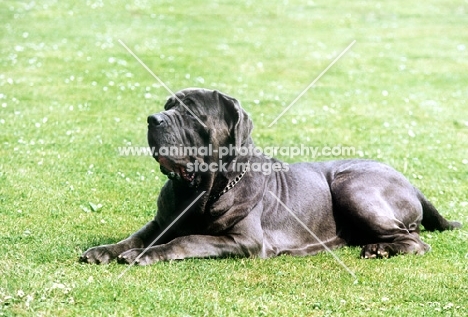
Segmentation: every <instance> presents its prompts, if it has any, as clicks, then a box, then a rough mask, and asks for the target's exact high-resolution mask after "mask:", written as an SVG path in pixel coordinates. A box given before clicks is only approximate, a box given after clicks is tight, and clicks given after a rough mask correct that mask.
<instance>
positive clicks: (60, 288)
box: [0, 0, 468, 316]
mask: <svg viewBox="0 0 468 317" xmlns="http://www.w3.org/2000/svg"><path fill="white" fill-rule="evenodd" d="M467 10H468V5H467V4H466V3H461V2H458V1H451V0H450V1H433V0H430V1H426V2H424V3H422V2H421V3H410V2H408V1H392V2H374V1H350V2H338V1H321V0H319V1H313V2H312V1H310V2H307V3H304V2H303V1H295V0H292V1H289V2H287V3H282V4H273V5H272V4H271V2H268V1H258V2H257V1H256V2H255V4H254V3H253V2H246V3H236V2H235V1H219V2H209V3H206V2H202V1H190V2H188V1H183V2H174V1H169V0H168V1H158V3H154V4H153V3H152V2H150V1H134V2H127V1H118V0H116V1H99V0H95V1H94V0H91V1H86V2H85V1H81V2H80V1H78V2H77V1H60V2H58V1H52V0H46V1H40V2H18V1H11V0H7V1H3V2H2V4H0V17H1V20H2V31H1V32H0V34H1V35H0V43H1V45H0V65H1V70H2V71H1V73H0V143H1V148H0V223H1V224H2V225H1V226H0V253H1V254H2V256H1V257H0V276H1V281H0V315H5V316H13V315H14V316H75V315H89V316H108V315H111V316H137V315H141V316H156V315H157V316H279V315H282V316H364V315H365V316H395V315H396V316H439V315H444V316H466V315H467V314H468V301H467V297H468V287H467V285H468V278H467V276H468V274H467V273H468V262H467V257H468V253H467V252H468V251H467V249H468V248H467V246H468V245H467V242H466V241H467V236H468V231H467V230H466V226H465V228H463V229H462V230H458V231H452V232H443V233H437V232H436V233H433V232H424V233H423V234H422V237H423V239H424V240H425V241H426V242H428V243H429V244H431V245H432V248H433V249H432V252H430V253H428V254H426V255H425V256H423V257H416V256H404V257H397V258H392V259H389V260H383V261H363V260H360V259H358V254H359V250H358V249H356V248H343V249H340V250H338V251H337V252H336V254H337V255H338V256H339V258H340V259H341V260H342V261H343V262H344V263H346V265H347V266H349V267H350V268H351V269H352V270H353V271H354V272H355V273H356V275H357V276H358V283H357V284H355V283H354V281H353V278H352V277H351V276H350V275H349V274H348V273H347V272H346V271H345V270H344V269H343V268H342V267H341V266H340V265H339V264H338V263H337V262H336V261H335V260H334V259H333V258H332V257H331V256H330V255H329V254H326V253H323V254H319V255H317V256H314V257H289V256H283V257H279V258H275V259H270V260H259V259H223V260H187V261H180V262H170V263H160V264H157V265H153V266H150V267H143V268H139V267H133V268H132V269H131V270H129V271H128V272H127V273H126V274H125V275H124V276H123V277H122V278H121V279H118V278H117V277H118V276H119V274H120V273H121V272H122V271H123V270H124V269H125V267H123V266H121V265H117V264H112V265H109V266H91V265H80V264H78V263H77V258H78V256H79V255H80V254H81V252H82V251H84V250H86V249H87V248H88V247H90V246H94V245H97V244H102V243H109V242H115V241H117V240H120V239H122V238H124V237H126V236H127V235H128V234H130V233H131V232H133V231H134V230H136V229H138V228H139V227H140V226H141V225H143V224H144V223H145V222H147V221H148V220H149V219H151V217H152V216H153V214H154V212H155V198H156V196H157V194H158V192H159V190H160V189H161V186H162V184H163V183H164V181H165V178H164V176H163V175H162V174H160V173H159V168H158V166H157V164H156V163H155V162H154V161H153V160H152V159H151V158H149V157H121V156H118V152H117V148H118V147H119V146H125V145H130V144H131V145H139V146H140V145H141V146H144V145H145V144H146V124H145V118H146V116H147V115H148V114H150V113H154V112H158V111H160V110H161V109H162V105H163V103H164V100H165V97H166V96H167V95H168V93H167V92H166V91H165V90H164V89H163V88H162V87H161V86H160V85H159V84H158V83H156V82H155V80H154V79H153V78H152V77H151V76H150V75H149V74H148V73H147V72H146V71H145V70H144V69H143V68H142V67H141V66H140V65H139V64H138V63H137V62H136V61H135V60H134V59H133V58H132V57H131V56H130V55H129V54H128V53H127V52H126V51H125V49H124V48H123V47H122V46H120V44H119V43H118V42H117V41H118V40H119V39H121V40H122V41H123V42H125V43H126V44H127V45H128V46H129V47H131V48H132V49H133V50H134V51H135V52H136V53H137V54H138V56H139V57H140V58H141V59H142V60H143V61H145V62H146V63H147V65H148V66H149V67H150V68H151V69H152V70H153V71H154V72H155V73H156V74H157V75H158V76H160V77H161V79H163V80H164V82H165V83H166V84H167V85H168V86H169V87H171V88H172V89H173V90H178V89H181V88H185V87H190V86H202V87H206V88H211V89H219V90H221V91H223V92H225V93H228V94H230V95H232V96H235V97H236V98H238V99H239V100H241V101H242V104H243V106H244V108H245V109H246V110H247V111H248V112H249V113H250V114H251V116H252V117H253V119H254V123H255V130H254V132H253V137H254V140H255V141H256V143H257V145H259V146H262V147H265V146H288V145H300V144H305V145H308V146H336V145H345V146H353V147H355V148H356V149H357V153H356V156H358V157H364V158H372V159H376V160H380V161H383V162H386V163H389V164H391V165H393V166H394V167H395V168H397V169H398V170H400V171H402V172H403V173H404V174H405V175H406V176H407V177H408V178H409V179H410V180H411V181H412V182H413V183H414V184H415V185H417V186H418V187H419V188H421V190H422V191H423V192H424V193H425V194H426V195H427V196H428V197H429V198H430V199H431V200H432V201H433V202H434V204H435V205H437V207H438V208H439V210H440V211H441V213H443V214H444V215H445V216H446V217H447V218H449V219H454V220H455V219H456V220H460V221H462V222H463V223H465V224H466V223H468V213H467V208H468V195H467V193H468V184H467V179H468V178H467V176H468V151H467V148H468V106H467V99H468V91H467V89H466V86H467V83H468V75H467V72H466V69H467V66H468V62H467V61H468V33H466V32H465V31H466V12H467ZM353 40H356V41H357V43H356V44H355V46H353V48H352V49H351V50H350V52H348V53H347V54H346V55H345V56H344V57H343V58H342V59H341V60H340V61H339V62H338V63H337V64H336V65H334V66H333V67H332V68H331V69H330V71H329V72H327V73H326V74H325V76H323V78H321V79H320V81H319V82H318V83H317V84H316V86H315V87H314V88H312V89H310V91H308V92H307V93H306V94H305V95H304V96H303V97H302V98H301V99H300V100H299V101H298V102H297V103H296V104H295V105H294V106H293V107H292V108H291V109H290V110H289V111H288V112H287V113H286V114H285V115H284V116H283V117H282V118H281V119H280V120H279V121H278V122H277V124H275V125H274V126H273V127H272V128H268V125H269V124H270V123H271V122H272V121H273V120H274V119H275V117H276V116H277V115H278V114H279V113H281V111H282V110H283V109H284V108H285V107H286V106H287V105H288V104H289V103H290V102H291V101H292V100H294V98H295V97H296V96H297V95H298V94H299V93H300V92H301V91H302V90H303V89H304V88H305V87H307V85H308V84H309V83H310V82H311V81H312V80H313V79H314V78H315V77H316V76H317V75H318V74H319V73H320V72H321V71H322V70H323V69H324V68H325V67H326V66H327V65H328V64H329V63H330V62H331V61H332V60H333V58H334V57H335V56H337V55H338V54H339V53H340V52H341V51H342V50H343V49H344V48H345V47H346V46H347V45H348V44H349V43H351V41H353ZM339 158H342V157H339ZM282 159H284V160H286V161H288V162H293V161H302V160H311V158H310V157H296V158H294V159H290V158H287V157H283V158H282ZM316 159H318V160H325V159H331V158H330V157H319V158H316ZM90 203H92V204H93V205H95V206H97V205H98V204H101V205H102V207H100V208H95V209H97V210H95V211H93V210H92V208H91V204H90Z"/></svg>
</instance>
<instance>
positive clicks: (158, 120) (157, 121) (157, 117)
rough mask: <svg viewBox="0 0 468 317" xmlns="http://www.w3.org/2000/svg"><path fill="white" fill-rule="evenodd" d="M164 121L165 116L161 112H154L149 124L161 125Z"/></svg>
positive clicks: (149, 118)
mask: <svg viewBox="0 0 468 317" xmlns="http://www.w3.org/2000/svg"><path fill="white" fill-rule="evenodd" d="M163 123H164V118H163V117H162V116H161V115H160V114H159V113H156V114H152V115H150V116H149V117H148V124H149V125H155V126H156V125H161V124H163Z"/></svg>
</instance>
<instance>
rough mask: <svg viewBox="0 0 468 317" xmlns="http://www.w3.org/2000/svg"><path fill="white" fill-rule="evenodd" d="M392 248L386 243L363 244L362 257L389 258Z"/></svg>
mask: <svg viewBox="0 0 468 317" xmlns="http://www.w3.org/2000/svg"><path fill="white" fill-rule="evenodd" d="M392 253H393V251H392V248H391V247H390V246H389V245H388V244H387V243H376V244H368V245H365V246H364V247H363V248H362V250H361V258H362V259H382V258H385V259H387V258H389V257H390V256H392V255H393V254H392Z"/></svg>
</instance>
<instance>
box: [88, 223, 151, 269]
mask: <svg viewBox="0 0 468 317" xmlns="http://www.w3.org/2000/svg"><path fill="white" fill-rule="evenodd" d="M159 231H160V228H159V225H158V224H157V223H156V221H154V220H152V221H150V222H148V223H147V224H146V225H145V226H143V227H142V228H141V229H140V230H138V231H137V232H135V233H134V234H132V235H131V236H130V237H128V238H127V239H125V240H122V241H120V242H117V243H115V244H105V245H100V246H97V247H93V248H90V249H88V250H87V251H86V252H84V253H83V254H82V255H81V257H80V259H79V261H80V262H83V263H93V264H108V263H109V262H110V261H112V260H114V259H115V258H116V257H117V256H118V255H119V254H121V253H122V252H125V251H128V250H131V249H134V248H143V247H145V246H148V245H149V244H150V243H151V242H152V239H154V237H155V235H157V234H158V233H159Z"/></svg>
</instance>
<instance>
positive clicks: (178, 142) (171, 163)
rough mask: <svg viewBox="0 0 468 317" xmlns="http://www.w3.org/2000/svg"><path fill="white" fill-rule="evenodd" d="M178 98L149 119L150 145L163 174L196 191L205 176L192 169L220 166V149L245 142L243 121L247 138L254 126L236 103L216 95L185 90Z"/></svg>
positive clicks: (226, 97) (173, 98)
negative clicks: (242, 131)
mask: <svg viewBox="0 0 468 317" xmlns="http://www.w3.org/2000/svg"><path fill="white" fill-rule="evenodd" d="M176 96H177V98H175V97H171V98H169V100H168V101H167V103H166V105H165V106H164V109H165V111H163V112H160V113H156V114H153V115H150V116H149V117H148V143H149V146H150V148H151V149H152V152H153V153H154V158H155V159H156V160H157V161H158V162H159V164H160V169H161V172H162V173H164V174H165V175H167V176H168V177H169V178H170V179H172V180H174V181H178V182H182V183H184V184H186V185H187V186H188V187H197V186H198V185H199V183H200V181H201V174H202V173H201V172H199V171H198V170H197V169H195V170H194V168H193V166H195V165H196V164H202V163H210V162H213V161H216V162H217V161H218V155H217V152H218V151H217V150H218V148H219V147H220V146H229V144H233V145H234V144H235V143H237V142H238V141H240V140H237V139H238V138H242V136H239V133H238V130H240V129H243V128H244V126H243V125H242V124H241V126H239V120H240V119H241V117H242V118H244V117H245V120H248V122H249V123H250V127H247V133H246V134H245V133H244V134H245V137H248V135H249V134H250V130H251V122H250V119H248V116H247V114H245V112H244V111H243V110H242V109H241V108H240V105H239V103H238V102H237V101H236V100H235V99H233V98H231V97H228V96H226V95H223V94H221V93H219V92H217V91H211V90H205V89H185V90H182V91H179V92H178V93H177V94H176ZM182 103H183V104H182ZM189 110H190V111H189ZM197 162H198V163H197ZM207 172H208V171H207Z"/></svg>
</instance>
